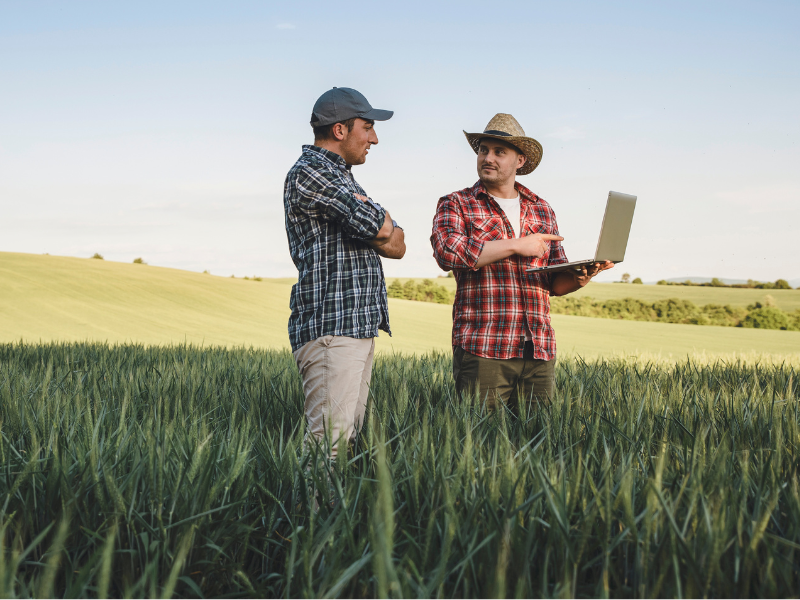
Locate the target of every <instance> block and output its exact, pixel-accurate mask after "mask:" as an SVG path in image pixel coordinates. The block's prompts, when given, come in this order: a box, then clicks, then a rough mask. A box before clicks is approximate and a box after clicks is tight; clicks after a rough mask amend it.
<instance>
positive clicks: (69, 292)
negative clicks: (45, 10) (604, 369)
mask: <svg viewBox="0 0 800 600" xmlns="http://www.w3.org/2000/svg"><path fill="white" fill-rule="evenodd" d="M445 281H448V280H446V279H444V278H442V279H438V280H437V282H445ZM293 283H294V281H293V280H291V279H264V280H263V281H253V280H249V281H246V280H244V279H239V278H237V279H231V278H229V277H217V276H214V275H204V274H201V273H191V272H188V271H180V270H177V269H166V268H161V267H154V266H150V265H134V264H122V263H114V262H110V261H102V260H90V259H85V258H69V257H60V256H37V255H31V254H15V253H7V252H0V343H3V342H5V343H10V342H19V341H20V340H24V341H25V342H26V343H40V342H43V343H49V342H53V341H73V342H80V341H83V342H85V341H97V342H109V343H112V344H124V343H139V344H147V345H170V344H183V343H189V344H194V345H199V346H202V345H205V346H226V347H229V348H234V347H242V346H244V347H248V346H253V347H255V348H275V349H281V348H287V347H288V341H289V340H288V334H287V328H286V323H287V320H288V318H289V293H290V291H291V286H292V284H293ZM595 285H597V287H598V289H606V288H613V289H614V290H617V289H620V288H627V289H639V288H642V287H645V288H650V289H652V288H655V287H664V286H639V285H625V286H623V285H616V284H591V285H590V286H589V288H593V287H594V286H595ZM669 289H671V290H681V289H692V290H694V289H700V290H711V291H715V290H714V288H678V287H670V288H669ZM749 291H752V290H733V291H732V292H731V293H740V292H749ZM758 291H763V290H758ZM772 291H774V292H775V297H776V299H780V298H781V296H780V294H778V293H777V292H780V291H782V290H772ZM788 292H789V293H792V294H797V295H798V296H800V291H795V290H789V291H788ZM776 301H778V300H776ZM389 312H390V319H391V324H392V333H393V336H392V337H389V336H387V335H386V334H381V336H380V337H379V338H378V340H377V349H378V351H379V352H382V353H392V352H401V353H404V354H415V353H416V354H424V353H426V352H430V351H434V350H439V351H445V352H449V351H450V348H451V341H450V328H451V324H452V317H451V313H452V308H451V307H450V306H446V305H438V304H432V303H427V302H411V301H406V300H396V299H390V300H389ZM553 325H554V327H555V330H556V337H557V339H558V348H559V353H560V355H562V356H566V355H575V354H579V355H581V356H583V357H587V358H589V357H598V356H609V355H629V354H637V355H640V354H642V353H644V354H647V355H654V356H656V355H658V356H661V357H662V358H672V359H673V360H674V359H680V358H682V357H686V356H687V355H692V356H694V355H703V356H705V357H707V356H708V355H713V356H717V357H723V356H727V357H729V358H730V357H732V356H737V357H738V356H740V355H741V354H746V355H749V356H755V357H762V358H763V359H764V360H769V361H772V362H781V361H785V360H792V361H794V362H795V363H798V362H800V332H793V331H769V330H754V329H749V330H746V329H740V328H731V327H698V326H695V325H679V324H666V323H639V322H620V321H611V320H607V319H593V318H588V317H577V316H569V315H553Z"/></svg>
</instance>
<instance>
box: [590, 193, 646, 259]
mask: <svg viewBox="0 0 800 600" xmlns="http://www.w3.org/2000/svg"><path fill="white" fill-rule="evenodd" d="M634 208H636V196H631V195H629V194H622V193H620V192H609V193H608V201H607V202H606V212H605V214H604V215H603V226H602V228H601V229H600V239H599V240H597V252H595V254H594V260H595V261H596V262H603V261H606V260H610V261H612V262H615V263H617V262H622V261H623V260H624V259H625V248H626V247H627V246H628V235H629V234H630V232H631V223H632V222H633V209H634Z"/></svg>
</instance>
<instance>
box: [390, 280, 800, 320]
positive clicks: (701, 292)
mask: <svg viewBox="0 0 800 600" xmlns="http://www.w3.org/2000/svg"><path fill="white" fill-rule="evenodd" d="M394 279H399V280H400V282H401V283H405V282H406V281H408V279H409V278H400V277H398V278H390V279H389V280H388V281H389V282H391V281H393V280H394ZM415 281H417V282H419V281H422V280H421V279H415ZM433 281H434V282H436V283H437V284H439V285H443V286H445V287H446V288H447V289H448V290H451V291H455V289H456V281H455V279H452V278H450V277H437V278H435V279H433ZM767 295H770V296H772V298H773V299H774V300H775V305H776V306H777V307H778V308H780V309H781V310H785V311H789V312H791V311H793V310H795V309H798V308H800V290H751V289H747V288H721V287H720V288H713V287H700V286H685V287H684V286H680V285H634V284H631V283H627V284H626V283H594V282H592V283H590V284H589V285H588V286H586V287H585V288H583V289H582V290H580V291H578V292H575V296H590V297H592V298H594V299H595V300H600V301H604V300H612V299H618V298H636V299H638V300H642V301H645V302H655V301H657V300H664V299H666V298H679V299H681V300H689V301H690V302H693V303H695V304H697V305H698V306H702V305H704V304H730V305H731V306H747V305H749V304H753V303H755V302H764V297H765V296H767Z"/></svg>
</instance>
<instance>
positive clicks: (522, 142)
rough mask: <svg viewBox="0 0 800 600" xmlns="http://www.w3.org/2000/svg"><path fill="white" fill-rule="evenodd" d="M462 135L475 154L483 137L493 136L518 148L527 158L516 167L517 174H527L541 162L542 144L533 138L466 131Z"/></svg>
mask: <svg viewBox="0 0 800 600" xmlns="http://www.w3.org/2000/svg"><path fill="white" fill-rule="evenodd" d="M464 135H465V136H466V137H467V141H468V142H469V145H470V146H472V149H473V150H474V151H475V154H477V153H478V148H480V145H481V140H482V139H483V138H493V139H496V140H500V141H503V142H506V143H507V144H511V145H512V146H515V147H516V148H518V149H519V151H520V152H522V153H523V154H524V155H525V158H526V159H527V160H526V161H525V164H524V165H522V166H521V167H520V168H519V169H517V175H527V174H528V173H532V172H533V170H534V169H535V168H536V167H538V166H539V163H540V162H542V154H543V151H542V145H541V144H540V143H539V142H537V141H536V140H535V139H533V138H530V137H524V136H518V135H493V134H491V133H467V132H466V131H465V132H464Z"/></svg>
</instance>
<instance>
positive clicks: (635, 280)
mask: <svg viewBox="0 0 800 600" xmlns="http://www.w3.org/2000/svg"><path fill="white" fill-rule="evenodd" d="M631 283H644V282H643V281H642V278H641V277H637V278H636V279H634V280H633V281H632V282H631Z"/></svg>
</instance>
